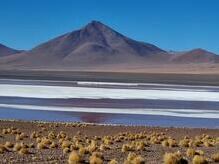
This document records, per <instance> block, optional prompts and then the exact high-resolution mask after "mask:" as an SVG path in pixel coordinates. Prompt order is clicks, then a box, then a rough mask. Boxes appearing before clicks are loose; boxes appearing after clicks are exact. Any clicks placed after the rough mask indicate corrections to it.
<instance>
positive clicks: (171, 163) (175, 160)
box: [163, 152, 188, 164]
mask: <svg viewBox="0 0 219 164" xmlns="http://www.w3.org/2000/svg"><path fill="white" fill-rule="evenodd" d="M163 161H164V164H187V163H188V161H187V160H186V159H184V158H183V157H182V155H181V154H180V153H179V152H177V153H165V154H164V157H163Z"/></svg>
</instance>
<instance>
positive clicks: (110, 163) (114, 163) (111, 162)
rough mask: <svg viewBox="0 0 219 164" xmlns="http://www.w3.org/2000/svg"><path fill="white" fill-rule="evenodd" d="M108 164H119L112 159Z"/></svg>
mask: <svg viewBox="0 0 219 164" xmlns="http://www.w3.org/2000/svg"><path fill="white" fill-rule="evenodd" d="M108 164H119V163H118V162H117V161H116V159H112V160H110V161H109V162H108Z"/></svg>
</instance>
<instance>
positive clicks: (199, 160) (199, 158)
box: [192, 155, 208, 164]
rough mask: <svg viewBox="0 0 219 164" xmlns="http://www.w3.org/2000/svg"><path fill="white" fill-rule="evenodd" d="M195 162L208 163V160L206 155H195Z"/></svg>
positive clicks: (196, 163) (198, 163)
mask: <svg viewBox="0 0 219 164" xmlns="http://www.w3.org/2000/svg"><path fill="white" fill-rule="evenodd" d="M192 163H193V164H207V163H208V161H207V160H206V158H205V157H203V156H201V155H195V157H194V158H193V160H192Z"/></svg>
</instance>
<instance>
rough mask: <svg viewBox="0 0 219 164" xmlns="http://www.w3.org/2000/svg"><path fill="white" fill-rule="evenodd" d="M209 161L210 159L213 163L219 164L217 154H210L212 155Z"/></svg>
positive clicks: (218, 154)
mask: <svg viewBox="0 0 219 164" xmlns="http://www.w3.org/2000/svg"><path fill="white" fill-rule="evenodd" d="M211 159H212V160H213V161H214V162H219V153H215V154H212V155H211Z"/></svg>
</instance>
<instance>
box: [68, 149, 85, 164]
mask: <svg viewBox="0 0 219 164" xmlns="http://www.w3.org/2000/svg"><path fill="white" fill-rule="evenodd" d="M81 162H82V158H81V156H80V155H79V154H78V153H77V152H76V151H73V152H71V153H70V155H69V158H68V163H69V164H80V163H81Z"/></svg>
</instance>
